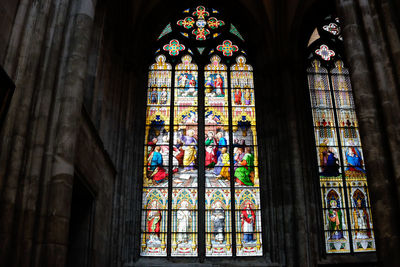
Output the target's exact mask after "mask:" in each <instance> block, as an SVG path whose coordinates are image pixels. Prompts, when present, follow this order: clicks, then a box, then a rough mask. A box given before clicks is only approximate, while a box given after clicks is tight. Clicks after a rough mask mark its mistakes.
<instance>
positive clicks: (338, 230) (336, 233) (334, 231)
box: [328, 191, 343, 239]
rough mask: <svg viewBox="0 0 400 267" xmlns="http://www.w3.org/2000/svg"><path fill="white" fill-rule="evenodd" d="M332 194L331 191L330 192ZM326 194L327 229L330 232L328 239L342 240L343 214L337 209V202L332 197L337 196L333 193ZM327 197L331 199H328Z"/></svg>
mask: <svg viewBox="0 0 400 267" xmlns="http://www.w3.org/2000/svg"><path fill="white" fill-rule="evenodd" d="M331 192H332V191H331ZM331 192H330V193H329V194H328V200H329V199H330V201H329V206H330V207H329V210H328V226H329V227H328V229H329V231H330V239H342V238H343V222H342V219H343V214H342V211H341V210H340V208H339V207H338V200H337V198H335V197H334V195H337V194H336V193H335V192H333V193H332V194H331ZM329 195H332V196H333V197H331V198H329Z"/></svg>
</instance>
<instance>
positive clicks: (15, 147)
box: [0, 0, 51, 266]
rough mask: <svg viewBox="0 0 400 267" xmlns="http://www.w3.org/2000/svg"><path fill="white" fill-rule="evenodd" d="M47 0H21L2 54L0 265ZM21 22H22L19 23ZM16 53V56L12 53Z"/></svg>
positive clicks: (6, 250)
mask: <svg viewBox="0 0 400 267" xmlns="http://www.w3.org/2000/svg"><path fill="white" fill-rule="evenodd" d="M50 2H51V1H50V0H47V1H45V0H43V1H40V3H36V2H35V3H33V2H30V3H28V1H21V5H20V6H19V9H18V12H17V19H20V21H16V23H15V24H16V25H17V26H16V29H14V30H13V33H12V35H11V41H10V43H9V46H8V51H7V53H8V52H10V54H13V55H14V56H15V57H14V58H10V57H9V56H7V57H6V60H5V69H6V71H7V72H8V73H9V74H10V75H11V78H12V79H13V80H14V83H15V85H16V90H15V94H14V96H13V98H12V101H11V105H10V109H9V113H8V114H7V119H6V122H5V125H4V128H3V130H2V133H1V140H0V142H1V144H0V147H1V151H0V177H1V178H0V179H1V180H2V184H1V185H0V186H1V188H0V189H1V193H0V195H1V198H0V203H1V208H0V218H1V220H0V240H1V242H0V265H2V264H3V263H6V264H5V266H10V265H9V259H10V254H11V253H12V250H11V249H10V246H11V243H12V242H15V239H14V236H13V234H14V229H13V225H14V219H15V206H16V201H17V194H18V190H19V185H20V182H21V175H22V170H23V169H24V168H25V165H24V156H25V152H26V151H25V146H26V143H27V141H28V140H27V136H28V134H29V132H28V129H29V124H30V111H31V110H32V103H33V98H34V95H35V81H36V72H37V70H38V67H39V62H40V56H41V49H42V46H43V40H44V36H45V30H46V23H47V18H48V13H49V8H50ZM21 24H22V25H21ZM16 55H18V56H16Z"/></svg>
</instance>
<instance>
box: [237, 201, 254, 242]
mask: <svg viewBox="0 0 400 267" xmlns="http://www.w3.org/2000/svg"><path fill="white" fill-rule="evenodd" d="M240 220H241V221H242V231H243V242H244V243H250V242H253V241H255V240H254V236H253V233H254V229H255V228H256V227H255V224H256V215H255V213H254V211H253V209H252V208H251V204H250V203H247V205H246V209H244V210H242V214H241V215H240Z"/></svg>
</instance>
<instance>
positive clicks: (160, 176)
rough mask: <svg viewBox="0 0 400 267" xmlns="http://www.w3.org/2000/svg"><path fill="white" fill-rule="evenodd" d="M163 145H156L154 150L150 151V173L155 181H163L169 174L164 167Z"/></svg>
mask: <svg viewBox="0 0 400 267" xmlns="http://www.w3.org/2000/svg"><path fill="white" fill-rule="evenodd" d="M160 151H161V147H160V146H156V147H155V148H154V151H153V152H151V153H150V155H149V158H148V161H147V162H148V164H149V167H148V175H149V178H151V179H152V180H153V183H155V184H159V183H161V182H162V181H163V180H164V179H165V178H166V177H167V176H168V174H167V172H166V171H165V169H164V167H163V156H162V154H161V152H160Z"/></svg>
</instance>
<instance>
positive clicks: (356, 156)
mask: <svg viewBox="0 0 400 267" xmlns="http://www.w3.org/2000/svg"><path fill="white" fill-rule="evenodd" d="M346 161H347V164H348V166H347V167H346V171H355V172H361V173H365V170H364V169H363V168H362V165H363V159H362V156H361V151H360V150H359V149H358V148H357V147H349V148H348V149H347V151H346Z"/></svg>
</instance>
